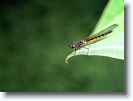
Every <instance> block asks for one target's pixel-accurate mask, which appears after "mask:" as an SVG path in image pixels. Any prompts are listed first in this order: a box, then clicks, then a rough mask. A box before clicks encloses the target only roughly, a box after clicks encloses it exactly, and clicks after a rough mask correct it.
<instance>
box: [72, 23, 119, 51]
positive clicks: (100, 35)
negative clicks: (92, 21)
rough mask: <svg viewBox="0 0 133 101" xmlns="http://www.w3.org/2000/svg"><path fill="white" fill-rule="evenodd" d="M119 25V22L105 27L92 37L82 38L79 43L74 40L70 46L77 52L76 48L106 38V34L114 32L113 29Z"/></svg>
mask: <svg viewBox="0 0 133 101" xmlns="http://www.w3.org/2000/svg"><path fill="white" fill-rule="evenodd" d="M117 26H118V24H113V25H111V26H109V27H107V28H105V29H103V30H102V31H100V32H98V33H97V34H95V35H92V36H90V37H88V38H87V39H85V40H81V41H79V42H78V43H77V44H75V43H74V42H72V43H71V44H70V45H69V47H70V48H72V49H73V50H74V52H75V53H76V48H81V47H83V46H85V45H87V44H92V43H94V42H97V41H100V40H102V39H104V38H106V37H105V36H107V35H108V34H110V33H112V32H113V29H114V28H116V27H117Z"/></svg>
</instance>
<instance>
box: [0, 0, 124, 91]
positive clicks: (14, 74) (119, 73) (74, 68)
mask: <svg viewBox="0 0 133 101" xmlns="http://www.w3.org/2000/svg"><path fill="white" fill-rule="evenodd" d="M107 2H108V1H107V0H0V91H2V92H19V91H20V92H21V91H22V92H23V91H24V92H26V91H27V92H124V61H122V60H117V59H113V58H109V57H100V56H75V57H72V58H70V59H69V60H68V62H69V63H68V64H66V63H65V59H66V57H67V55H69V54H70V53H71V52H72V50H71V49H70V48H69V47H68V45H69V44H70V43H71V42H72V41H75V42H78V41H79V40H81V39H84V38H86V37H88V36H89V34H90V33H91V32H92V31H93V29H94V27H95V25H96V24H97V22H98V19H99V18H100V15H101V13H102V11H103V10H104V7H105V6H106V4H107Z"/></svg>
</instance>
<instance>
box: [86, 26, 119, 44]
mask: <svg viewBox="0 0 133 101" xmlns="http://www.w3.org/2000/svg"><path fill="white" fill-rule="evenodd" d="M117 26H118V24H113V25H111V26H109V27H107V28H105V29H103V30H102V31H100V32H98V33H97V34H95V35H92V36H90V37H88V38H87V39H85V41H89V40H91V39H93V38H95V37H97V36H99V35H101V34H104V33H107V32H108V31H113V29H114V28H116V27H117ZM104 38H105V37H103V38H102V37H101V38H99V39H98V40H95V41H92V42H89V43H88V44H90V43H94V42H97V41H100V40H102V39H104Z"/></svg>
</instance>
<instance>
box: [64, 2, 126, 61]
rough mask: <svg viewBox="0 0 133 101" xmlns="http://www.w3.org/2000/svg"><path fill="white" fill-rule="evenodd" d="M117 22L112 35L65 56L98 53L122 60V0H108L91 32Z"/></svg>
mask: <svg viewBox="0 0 133 101" xmlns="http://www.w3.org/2000/svg"><path fill="white" fill-rule="evenodd" d="M115 23H116V24H118V27H117V28H115V29H114V30H113V32H112V33H111V34H112V36H110V37H108V38H106V39H103V40H101V41H98V42H96V43H93V44H90V45H86V46H85V47H82V48H80V49H78V50H77V51H76V53H75V52H72V53H71V54H70V55H68V56H67V58H66V63H67V60H68V59H69V58H70V57H73V56H76V55H98V56H107V57H112V58H116V59H123V60H124V1H123V0H110V1H109V3H108V4H107V6H106V7H105V10H104V11H103V14H102V16H101V18H100V20H99V21H98V24H97V26H96V28H95V29H94V31H93V32H92V34H95V33H97V32H99V31H101V30H103V29H104V28H107V27H108V26H110V25H113V24H115Z"/></svg>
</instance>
